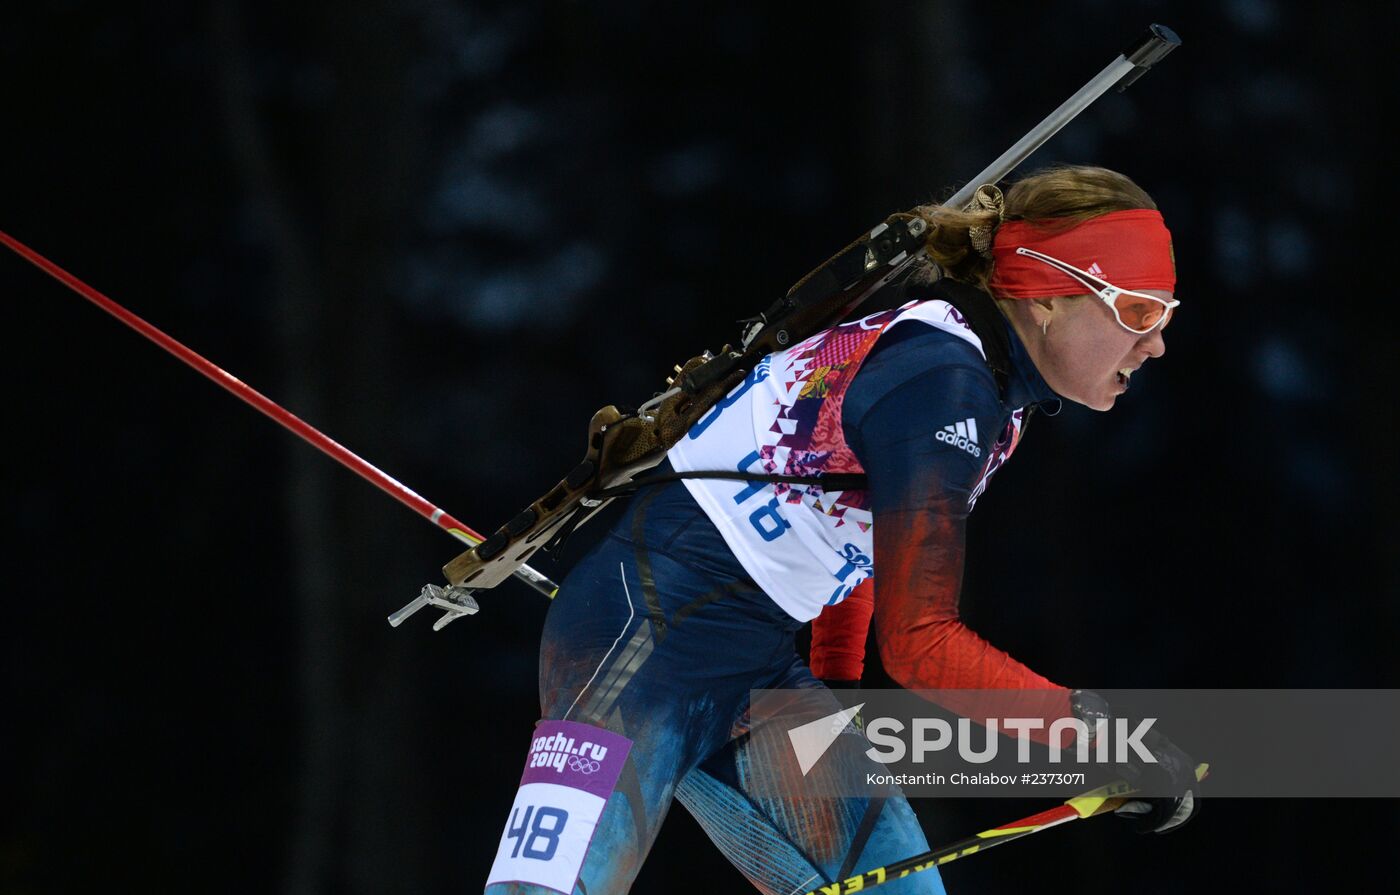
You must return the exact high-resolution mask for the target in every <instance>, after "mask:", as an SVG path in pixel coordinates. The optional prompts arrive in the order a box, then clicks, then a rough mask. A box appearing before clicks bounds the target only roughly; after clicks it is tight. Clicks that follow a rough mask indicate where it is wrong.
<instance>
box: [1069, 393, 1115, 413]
mask: <svg viewBox="0 0 1400 895" xmlns="http://www.w3.org/2000/svg"><path fill="white" fill-rule="evenodd" d="M1070 400H1072V401H1073V402H1074V403H1076V404H1079V405H1081V406H1083V407H1087V408H1089V409H1090V410H1097V411H1099V412H1103V411H1105V410H1112V409H1113V404H1114V402H1116V401H1117V400H1118V396H1117V395H1085V396H1083V397H1080V398H1071V399H1070Z"/></svg>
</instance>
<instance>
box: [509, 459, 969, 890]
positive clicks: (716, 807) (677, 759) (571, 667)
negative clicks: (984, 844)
mask: <svg viewBox="0 0 1400 895" xmlns="http://www.w3.org/2000/svg"><path fill="white" fill-rule="evenodd" d="M800 627H801V626H800V624H799V623H798V622H796V621H794V620H793V619H792V618H791V617H790V616H788V615H787V614H786V613H785V612H783V610H782V609H780V608H779V607H778V606H777V604H775V603H774V602H773V601H772V600H770V599H769V598H768V597H767V596H766V595H765V594H764V593H763V592H762V591H760V590H759V589H758V588H757V587H756V586H755V585H754V584H753V582H752V581H751V580H750V579H749V578H748V576H747V575H746V574H745V573H744V571H743V569H742V567H741V566H740V565H739V563H738V561H737V560H736V559H735V558H734V555H733V554H732V553H731V552H730V550H729V548H728V547H727V546H726V545H725V543H724V540H723V538H722V537H721V536H720V534H719V532H718V530H717V529H715V527H714V526H713V525H712V524H711V523H710V521H709V519H708V518H706V516H705V514H704V511H703V510H701V509H700V507H699V505H698V504H696V503H695V501H694V500H693V499H692V498H691V497H690V495H689V493H688V492H687V491H686V489H685V487H684V485H682V484H681V483H679V482H676V483H671V484H667V485H660V486H653V487H651V488H648V489H645V490H643V491H642V492H641V493H639V494H638V495H637V496H635V497H633V498H632V499H631V501H630V505H629V507H628V510H627V513H626V515H625V516H624V517H623V518H622V519H621V520H620V521H619V522H618V524H617V525H615V526H614V527H613V529H612V531H611V532H610V533H609V534H608V535H607V536H606V537H605V538H604V539H603V540H602V541H601V542H600V543H599V544H598V546H597V547H595V548H594V549H593V550H592V551H591V552H590V553H589V554H588V555H587V556H586V557H585V558H584V559H583V560H582V561H581V562H580V563H579V564H578V565H577V566H576V567H575V568H574V569H573V571H572V572H571V573H570V575H569V576H568V578H567V579H566V580H565V581H564V583H563V586H562V587H561V589H560V592H559V595H558V596H557V597H556V598H555V600H554V604H553V605H552V606H551V607H550V610H549V617H548V620H547V621H546V623H545V628H544V638H543V641H542V643H541V647H540V706H541V712H542V717H543V718H544V719H550V720H566V721H576V722H582V723H585V724H590V725H595V726H598V727H604V728H607V729H608V730H610V731H613V732H614V733H617V734H621V735H622V736H625V737H627V738H628V739H630V740H631V741H632V747H631V752H630V754H629V755H628V758H627V761H626V763H625V765H624V766H623V768H622V771H621V776H620V777H619V778H618V782H617V785H616V787H615V789H614V790H613V792H612V794H611V795H610V796H609V797H608V798H607V802H606V805H605V807H604V808H603V810H602V814H601V816H600V817H599V820H598V825H597V828H596V831H595V833H594V836H593V840H592V844H591V845H590V846H589V847H588V849H587V852H586V855H585V857H584V858H583V860H582V869H581V872H580V875H579V880H578V883H577V885H575V887H574V891H575V892H576V893H579V895H609V893H622V892H626V891H627V890H628V888H629V887H630V886H631V884H632V881H633V879H634V878H635V877H636V875H637V872H638V871H639V870H640V869H641V865H642V861H643V860H645V858H646V855H647V852H648V851H649V850H650V849H651V845H652V842H654V841H655V839H656V835H657V833H658V831H659V830H660V828H661V822H662V820H663V819H664V818H665V816H666V811H667V810H668V809H669V808H670V806H671V801H672V799H673V798H674V799H677V800H679V801H680V802H681V804H683V805H684V806H685V807H686V808H687V809H688V810H689V811H690V813H691V814H692V815H694V817H695V819H696V820H697V821H699V823H700V825H701V826H702V827H703V828H704V830H705V832H706V833H707V834H708V835H709V837H710V839H711V840H712V841H713V842H714V843H715V845H717V846H718V847H719V848H720V850H721V851H722V852H723V853H724V855H725V857H727V858H728V859H729V861H730V862H731V863H733V864H734V866H735V867H736V868H738V869H739V871H740V872H741V873H743V874H744V876H746V877H747V878H748V879H749V880H750V881H751V882H753V884H754V885H755V886H756V887H757V888H758V889H759V890H760V891H762V892H765V893H770V895H792V893H802V892H806V891H808V890H810V889H814V888H816V887H818V886H820V885H822V884H824V883H828V882H832V881H836V880H840V879H844V878H846V877H849V876H852V875H854V874H856V873H859V872H861V871H863V870H866V869H869V868H872V867H876V866H880V865H884V864H889V863H893V862H894V861H897V860H900V859H903V858H908V857H911V856H913V855H916V854H918V853H920V852H923V851H926V850H927V849H928V845H927V842H926V840H925V839H924V835H923V831H922V830H921V829H920V827H919V824H918V820H917V819H916V818H915V816H914V813H913V811H912V810H911V809H910V807H909V803H908V802H907V801H906V800H905V799H904V797H903V795H901V794H900V793H899V791H898V790H897V789H893V788H891V789H890V790H888V793H887V795H885V796H884V797H872V798H811V797H806V798H778V797H774V796H772V795H769V794H767V793H772V792H773V791H774V790H775V787H774V781H775V780H776V781H783V782H780V783H778V788H779V791H783V792H801V791H802V789H803V787H804V784H805V785H807V786H808V787H811V786H813V785H814V784H817V783H819V782H820V781H818V780H815V779H813V778H815V777H817V776H818V775H819V774H842V775H859V777H860V779H862V780H863V779H864V775H865V774H866V773H867V772H870V771H880V770H883V769H882V768H881V766H879V765H877V764H875V763H874V762H873V761H871V760H870V759H868V758H867V757H866V756H865V754H864V750H865V749H866V748H867V746H868V744H867V743H866V742H865V740H864V738H863V737H859V736H839V737H837V739H836V744H835V745H834V746H833V747H832V748H831V750H830V751H829V752H828V753H827V755H826V756H824V757H823V759H822V761H821V762H820V763H818V765H817V766H816V767H815V768H813V769H812V772H811V776H808V777H804V776H803V775H802V774H801V773H800V771H799V770H798V768H797V766H796V761H795V759H794V756H793V753H792V751H791V749H790V748H788V747H786V745H785V739H786V738H785V737H761V738H760V737H754V736H751V735H750V731H749V723H748V717H747V707H748V701H749V691H750V690H751V689H764V688H816V689H820V690H822V691H823V692H825V688H824V687H823V685H822V684H821V683H820V682H819V681H817V680H816V679H815V678H814V677H813V676H812V673H811V671H810V670H809V669H808V667H807V665H806V663H804V662H803V661H802V659H801V657H800V656H798V654H797V651H796V647H795V643H794V635H795V634H796V632H797V630H798V629H799V628H800ZM830 710H831V711H832V712H837V711H840V710H841V706H840V705H839V704H837V703H836V701H835V699H834V698H832V699H831V709H830ZM843 779H844V778H843ZM759 781H762V782H764V783H766V784H767V785H765V786H761V787H755V785H754V784H755V783H756V782H759ZM786 781H791V782H790V785H789V783H787V782H786ZM755 789H758V790H760V791H761V792H762V793H765V794H760V793H758V792H755V791H754V790H755ZM826 791H829V790H826ZM883 889H884V890H885V891H888V892H889V893H890V895H899V893H905V895H908V893H914V892H918V893H936V895H942V893H943V885H942V881H941V880H940V879H939V876H938V871H937V870H929V871H925V872H923V873H919V874H916V875H913V876H910V877H907V878H905V879H903V880H900V881H898V882H894V883H891V884H889V885H887V886H885V887H883ZM486 891H487V893H488V895H506V893H544V892H548V891H551V890H549V889H546V888H543V887H541V886H537V885H527V884H523V883H504V884H496V885H492V886H489V887H487V889H486Z"/></svg>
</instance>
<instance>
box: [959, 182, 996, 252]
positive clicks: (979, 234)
mask: <svg viewBox="0 0 1400 895" xmlns="http://www.w3.org/2000/svg"><path fill="white" fill-rule="evenodd" d="M1005 206H1006V200H1005V198H1004V197H1003V196H1002V194H1001V190H1000V189H999V188H998V187H997V186H996V184H992V183H984V184H982V185H981V186H979V187H978V188H977V189H976V191H975V192H973V194H972V201H971V202H968V203H967V207H966V208H964V209H963V211H966V212H969V213H971V214H982V213H987V212H990V213H993V214H995V215H996V223H986V224H974V225H972V226H971V227H968V228H967V238H968V239H969V240H970V241H971V242H972V248H973V249H974V250H976V252H977V254H979V255H981V256H982V257H983V258H986V259H988V260H991V257H992V234H993V233H994V232H995V231H996V226H997V224H1000V223H1001V222H1002V220H1003V219H1004V216H1005V211H1004V209H1005Z"/></svg>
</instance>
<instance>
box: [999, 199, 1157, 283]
mask: <svg viewBox="0 0 1400 895" xmlns="http://www.w3.org/2000/svg"><path fill="white" fill-rule="evenodd" d="M1057 223H1058V221H1057V220H1049V221H1041V222H1038V223H1031V222H1029V221H1006V222H1005V223H1003V224H1002V225H1001V226H1000V227H998V228H997V231H996V235H995V236H994V237H993V240H992V257H993V260H994V262H995V264H994V267H993V268H992V281H991V287H992V291H993V292H994V293H995V294H997V295H1000V296H1005V297H1007V298H1045V297H1048V296H1052V295H1080V294H1082V293H1084V292H1085V291H1086V287H1085V285H1084V284H1083V283H1081V282H1080V281H1079V280H1077V279H1075V278H1074V277H1072V276H1070V275H1069V274H1066V273H1062V272H1060V271H1058V270H1056V269H1055V268H1054V267H1051V266H1050V265H1049V264H1046V263H1045V262H1044V261H1037V260H1036V259H1035V258H1032V257H1030V256H1028V255H1018V254H1016V249H1017V247H1018V246H1025V247H1026V248H1028V249H1033V250H1035V251H1037V252H1040V253H1041V254H1043V255H1049V256H1050V257H1052V258H1056V259H1058V260H1060V261H1063V262H1065V263H1066V264H1071V265H1073V266H1075V267H1077V268H1079V269H1080V270H1082V271H1085V272H1086V273H1090V274H1093V275H1094V276H1096V277H1098V278H1099V279H1101V280H1107V281H1108V282H1109V283H1112V284H1113V285H1115V286H1117V287H1118V288H1120V289H1165V290H1166V291H1168V292H1172V291H1174V290H1175V289H1176V259H1175V258H1174V257H1173V256H1172V235H1171V232H1170V231H1168V230H1167V226H1166V224H1164V223H1162V215H1161V213H1160V212H1157V211H1153V210H1152V209H1149V208H1141V209H1134V210H1132V211H1112V212H1109V213H1108V214H1101V215H1099V216H1098V217H1095V218H1089V219H1088V220H1087V221H1084V222H1083V223H1081V224H1077V225H1075V226H1074V227H1071V228H1069V229H1068V230H1058V231H1057V227H1056V225H1057Z"/></svg>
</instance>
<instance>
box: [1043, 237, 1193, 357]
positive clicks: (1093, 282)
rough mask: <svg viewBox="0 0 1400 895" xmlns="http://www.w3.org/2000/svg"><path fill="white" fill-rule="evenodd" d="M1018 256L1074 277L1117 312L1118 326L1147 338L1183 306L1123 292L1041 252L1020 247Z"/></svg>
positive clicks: (1105, 281) (1174, 302) (1114, 312)
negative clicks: (1177, 308) (1172, 311)
mask: <svg viewBox="0 0 1400 895" xmlns="http://www.w3.org/2000/svg"><path fill="white" fill-rule="evenodd" d="M1016 254H1018V255H1025V256H1027V257H1029V258H1034V259H1035V260H1037V261H1043V262H1044V263H1046V264H1048V265H1050V266H1051V267H1053V268H1055V269H1056V270H1058V271H1060V272H1061V273H1063V274H1066V275H1068V276H1071V277H1074V278H1075V279H1076V280H1078V281H1079V282H1081V283H1083V284H1084V285H1085V286H1088V287H1089V291H1090V292H1092V293H1094V294H1095V295H1097V296H1098V297H1099V298H1100V299H1101V300H1102V301H1103V303H1104V304H1106V305H1108V306H1109V308H1111V309H1112V310H1113V318H1114V319H1115V320H1117V321H1118V325H1119V326H1121V327H1123V328H1124V329H1126V330H1127V331H1128V332H1130V333H1133V334H1134V335H1139V336H1145V335H1147V334H1148V333H1150V332H1152V330H1154V329H1156V328H1157V327H1159V326H1165V325H1166V322H1167V319H1168V318H1169V317H1170V316H1171V310H1172V308H1175V307H1176V306H1177V305H1179V304H1181V302H1179V301H1175V300H1173V301H1167V300H1166V299H1162V298H1158V297H1157V296H1155V295H1148V294H1147V293H1146V292H1132V291H1130V290H1128V289H1119V288H1118V287H1117V286H1115V285H1113V284H1112V283H1110V282H1108V281H1107V280H1103V279H1100V278H1098V277H1096V276H1094V275H1093V274H1091V273H1089V272H1088V271H1086V270H1080V269H1079V268H1077V267H1075V266H1074V265H1072V264H1066V263H1065V262H1063V261H1061V260H1060V259H1059V258H1052V257H1050V256H1049V255H1042V254H1041V253H1040V252H1037V251H1034V250H1032V249H1028V248H1026V247H1025V246H1018V247H1017V248H1016ZM1120 299H1127V301H1120ZM1125 318H1126V319H1125ZM1134 324H1136V325H1134Z"/></svg>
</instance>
